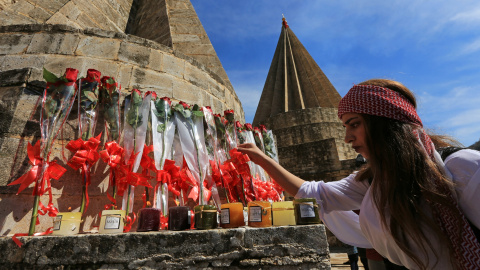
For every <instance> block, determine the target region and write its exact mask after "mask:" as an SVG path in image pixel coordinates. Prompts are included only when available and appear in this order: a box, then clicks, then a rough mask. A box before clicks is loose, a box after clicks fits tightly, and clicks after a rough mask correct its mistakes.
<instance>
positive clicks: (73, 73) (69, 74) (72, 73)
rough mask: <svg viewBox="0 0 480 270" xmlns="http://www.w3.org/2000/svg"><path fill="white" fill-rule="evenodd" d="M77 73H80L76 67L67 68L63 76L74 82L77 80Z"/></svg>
mask: <svg viewBox="0 0 480 270" xmlns="http://www.w3.org/2000/svg"><path fill="white" fill-rule="evenodd" d="M77 75H78V70H76V69H74V68H67V70H66V71H65V75H63V76H64V77H65V79H67V81H69V82H74V81H76V80H77Z"/></svg>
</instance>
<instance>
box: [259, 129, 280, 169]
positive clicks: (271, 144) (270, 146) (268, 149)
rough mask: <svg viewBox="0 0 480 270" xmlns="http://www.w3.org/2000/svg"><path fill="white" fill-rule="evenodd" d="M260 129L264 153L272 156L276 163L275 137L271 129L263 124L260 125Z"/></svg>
mask: <svg viewBox="0 0 480 270" xmlns="http://www.w3.org/2000/svg"><path fill="white" fill-rule="evenodd" d="M259 128H260V131H261V132H262V137H263V145H264V149H265V154H267V156H269V157H271V158H273V159H274V160H275V161H276V162H277V163H278V153H277V144H276V143H275V137H274V136H273V132H272V131H271V130H267V128H266V127H265V126H264V125H260V127H259Z"/></svg>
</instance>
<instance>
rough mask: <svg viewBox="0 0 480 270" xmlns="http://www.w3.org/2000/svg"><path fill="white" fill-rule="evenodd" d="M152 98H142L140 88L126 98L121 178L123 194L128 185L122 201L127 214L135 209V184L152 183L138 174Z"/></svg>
mask: <svg viewBox="0 0 480 270" xmlns="http://www.w3.org/2000/svg"><path fill="white" fill-rule="evenodd" d="M150 99H151V95H148V96H146V97H145V98H142V94H141V93H140V91H139V90H138V89H133V91H132V93H131V94H130V95H129V96H127V97H126V98H125V123H124V128H123V144H124V150H125V159H124V162H125V165H124V166H122V168H123V170H122V171H123V173H124V176H123V177H122V178H121V179H122V180H123V181H122V182H121V183H122V194H123V191H124V189H127V187H126V186H128V191H127V195H126V196H125V195H124V196H123V203H122V209H124V210H125V211H126V214H127V215H128V214H129V213H131V212H132V209H133V199H134V190H135V186H137V185H144V186H149V185H150V184H149V183H148V179H144V177H142V176H140V175H138V174H136V172H137V170H138V167H139V166H140V161H141V158H142V154H143V148H144V146H145V136H146V133H147V122H148V121H147V120H148V118H147V117H148V112H149V109H150ZM145 118H147V119H145ZM119 180H120V179H119Z"/></svg>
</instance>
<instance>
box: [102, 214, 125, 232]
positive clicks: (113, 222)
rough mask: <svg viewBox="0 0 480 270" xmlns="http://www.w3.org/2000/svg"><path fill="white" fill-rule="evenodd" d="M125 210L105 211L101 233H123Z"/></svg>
mask: <svg viewBox="0 0 480 270" xmlns="http://www.w3.org/2000/svg"><path fill="white" fill-rule="evenodd" d="M124 218H125V210H103V211H102V218H100V228H99V229H98V232H99V233H122V232H123V225H124V221H123V219H124Z"/></svg>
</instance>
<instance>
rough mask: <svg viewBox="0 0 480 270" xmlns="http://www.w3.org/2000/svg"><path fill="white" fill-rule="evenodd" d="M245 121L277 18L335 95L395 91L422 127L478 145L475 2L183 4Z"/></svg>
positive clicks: (479, 37) (478, 13)
mask: <svg viewBox="0 0 480 270" xmlns="http://www.w3.org/2000/svg"><path fill="white" fill-rule="evenodd" d="M191 2H192V4H193V6H194V8H195V10H196V12H197V14H198V17H199V18H200V21H201V22H202V24H203V26H204V28H205V30H206V32H207V34H208V36H209V38H210V40H211V42H212V44H213V46H214V48H215V51H216V52H217V55H218V57H219V58H220V61H221V62H222V65H223V67H224V68H225V70H226V72H227V74H228V76H229V78H230V81H231V82H232V84H233V87H234V88H235V91H236V93H237V95H238V96H239V98H240V100H241V102H242V105H243V108H244V111H245V120H246V121H247V122H251V121H252V120H253V116H254V115H255V111H256V109H257V105H258V100H259V99H260V95H261V92H262V90H263V86H264V84H265V79H266V76H267V73H268V69H269V68H270V64H271V61H272V58H273V53H274V51H275V47H276V45H277V42H278V38H279V36H280V31H281V19H282V14H284V15H285V18H286V19H287V21H288V24H289V25H290V28H291V29H292V30H293V31H294V33H295V35H296V36H297V37H298V38H299V40H300V42H302V44H303V45H304V46H305V48H306V49H307V50H308V51H309V53H310V54H311V56H312V57H313V59H314V60H315V61H316V62H317V64H318V65H319V66H320V68H321V69H322V70H323V72H324V73H325V74H326V75H327V77H328V78H329V79H330V81H331V82H332V84H333V85H334V86H335V88H336V89H337V91H338V92H339V93H340V95H341V96H343V95H345V94H346V92H347V91H348V89H349V88H350V87H351V86H352V85H353V84H354V83H359V82H362V81H364V80H367V79H371V78H387V79H393V80H397V81H400V82H402V83H403V84H405V85H406V86H407V87H408V88H410V89H411V90H413V91H414V92H415V94H416V96H417V99H418V113H419V115H420V117H421V118H422V120H423V122H424V125H425V127H427V128H429V129H431V130H433V131H435V132H436V133H441V134H447V135H451V136H454V137H455V138H457V139H458V140H459V141H460V142H461V143H463V144H464V145H465V146H469V145H471V144H473V143H474V142H476V141H478V140H479V139H480V2H479V1H463V0H457V1H446V0H435V1H433V0H428V1H427V0H416V1H413V0H389V1H384V0H369V1H365V0H357V1H351V0H348V1H347V0H335V1H333V0H330V1H327V0H295V1H293V0H261V1H253V0H246V1H233V0H222V1H219V0H191Z"/></svg>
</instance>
